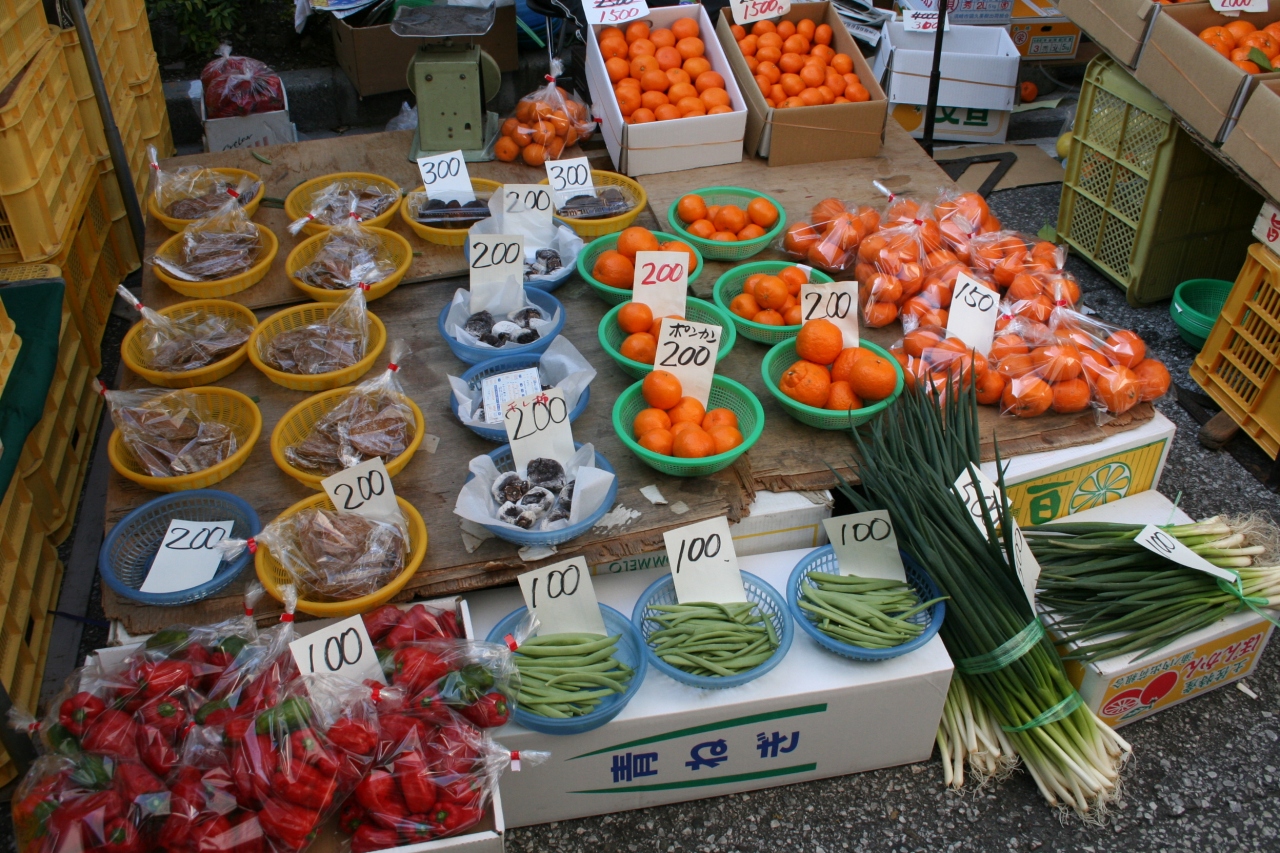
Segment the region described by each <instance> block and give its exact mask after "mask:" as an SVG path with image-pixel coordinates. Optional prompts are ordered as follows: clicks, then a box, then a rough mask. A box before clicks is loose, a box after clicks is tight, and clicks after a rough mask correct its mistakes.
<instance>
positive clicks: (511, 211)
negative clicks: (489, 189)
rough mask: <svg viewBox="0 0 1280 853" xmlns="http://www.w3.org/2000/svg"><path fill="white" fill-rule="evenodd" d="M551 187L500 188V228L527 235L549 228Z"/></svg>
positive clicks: (516, 186)
mask: <svg viewBox="0 0 1280 853" xmlns="http://www.w3.org/2000/svg"><path fill="white" fill-rule="evenodd" d="M551 207H552V202H551V187H550V186H548V185H546V184H506V185H504V186H503V187H502V227H503V230H506V231H519V232H520V233H521V234H528V233H530V232H536V231H539V230H546V229H547V228H550V227H551Z"/></svg>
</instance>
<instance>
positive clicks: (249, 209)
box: [147, 166, 267, 232]
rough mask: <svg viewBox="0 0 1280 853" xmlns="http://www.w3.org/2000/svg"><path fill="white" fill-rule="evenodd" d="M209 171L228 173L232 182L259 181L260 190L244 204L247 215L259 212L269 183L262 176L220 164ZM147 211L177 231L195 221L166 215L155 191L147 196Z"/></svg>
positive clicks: (164, 224) (220, 173)
mask: <svg viewBox="0 0 1280 853" xmlns="http://www.w3.org/2000/svg"><path fill="white" fill-rule="evenodd" d="M209 171H211V172H217V173H218V174H219V175H226V176H227V177H228V178H230V179H231V182H232V183H237V184H238V183H239V182H240V179H241V178H248V179H249V180H251V181H257V182H258V192H257V193H255V194H254V196H253V198H251V199H249V203H248V204H246V205H245V206H244V214H245V216H247V217H249V218H250V219H252V218H253V215H254V214H255V213H257V212H258V206H259V205H260V204H262V199H263V198H264V197H266V194H267V185H266V184H265V183H264V182H263V180H262V178H259V177H258V176H257V175H255V174H254V173H253V172H247V171H245V170H244V169H232V168H230V167H228V166H220V167H218V168H217V169H210V170H209ZM147 213H149V214H151V218H152V219H154V220H155V221H156V222H159V223H160V224H161V225H163V226H164V227H165V228H168V229H169V230H170V231H175V232H177V231H181V230H182V229H183V228H186V227H187V226H188V225H190V224H191V223H192V222H194V221H195V220H192V219H175V218H174V217H172V216H167V215H165V213H164V212H163V211H162V210H160V205H158V204H156V197H155V194H154V193H152V194H151V195H149V196H148V197H147Z"/></svg>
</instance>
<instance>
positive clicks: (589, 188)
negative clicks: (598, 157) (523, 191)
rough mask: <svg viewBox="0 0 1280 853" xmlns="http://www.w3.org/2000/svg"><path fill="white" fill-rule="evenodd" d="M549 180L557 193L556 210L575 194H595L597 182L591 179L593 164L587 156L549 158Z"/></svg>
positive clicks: (553, 190)
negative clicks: (562, 158) (566, 158)
mask: <svg viewBox="0 0 1280 853" xmlns="http://www.w3.org/2000/svg"><path fill="white" fill-rule="evenodd" d="M547 181H548V182H549V183H550V184H551V191H552V192H553V193H555V202H556V210H559V209H560V208H562V207H564V203H565V202H567V201H568V200H569V199H571V198H574V197H575V196H580V195H594V194H595V191H596V185H595V182H593V181H592V180H591V164H590V163H589V162H587V158H586V157H575V158H573V159H572V160H548V161H547Z"/></svg>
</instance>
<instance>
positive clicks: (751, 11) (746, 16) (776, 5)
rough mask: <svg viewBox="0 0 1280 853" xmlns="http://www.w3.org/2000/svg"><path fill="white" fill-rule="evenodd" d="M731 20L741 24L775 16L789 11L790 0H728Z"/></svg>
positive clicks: (744, 24)
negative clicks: (731, 13) (731, 11)
mask: <svg viewBox="0 0 1280 853" xmlns="http://www.w3.org/2000/svg"><path fill="white" fill-rule="evenodd" d="M729 8H731V9H732V10H733V20H734V22H735V23H737V24H740V25H742V26H744V27H745V26H746V25H747V24H750V23H754V22H755V21H759V20H761V19H763V18H777V17H779V16H781V15H785V14H787V12H790V11H791V0H729Z"/></svg>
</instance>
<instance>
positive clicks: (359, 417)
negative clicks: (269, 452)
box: [284, 339, 415, 476]
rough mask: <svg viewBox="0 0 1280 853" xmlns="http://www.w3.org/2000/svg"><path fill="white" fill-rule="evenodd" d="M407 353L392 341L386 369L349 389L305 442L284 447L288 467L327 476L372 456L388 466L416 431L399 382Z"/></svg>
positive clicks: (313, 429)
mask: <svg viewBox="0 0 1280 853" xmlns="http://www.w3.org/2000/svg"><path fill="white" fill-rule="evenodd" d="M409 352H410V350H409V346H408V344H406V343H405V342H404V341H403V340H398V339H397V340H395V341H392V343H391V361H390V362H389V363H388V364H387V369H386V370H385V371H383V372H382V373H381V374H379V375H377V376H375V377H373V378H371V379H366V380H365V381H363V382H361V383H360V384H359V385H357V386H356V387H354V388H352V389H351V393H350V394H348V395H347V397H346V399H344V400H343V401H342V402H341V403H339V404H338V405H337V406H335V407H334V408H333V409H330V410H329V412H328V413H326V414H325V415H324V417H322V418H320V420H318V421H316V422H315V424H314V425H313V426H312V427H311V432H310V433H308V434H307V437H306V438H305V439H303V440H302V441H300V442H298V443H297V444H291V445H289V446H288V447H286V448H285V449H284V455H285V458H286V459H288V460H289V464H290V465H293V466H294V467H295V468H299V469H301V470H303V471H309V472H312V473H316V474H324V475H325V476H328V475H329V474H336V473H337V472H338V471H341V470H342V469H343V468H350V467H351V466H352V465H359V464H360V463H361V462H364V461H366V460H369V459H372V458H373V457H375V456H380V457H382V461H383V462H390V461H391V460H392V459H394V458H395V457H397V456H399V455H400V454H401V453H404V452H405V451H406V450H407V449H408V448H409V444H410V443H411V442H412V441H413V438H414V429H415V423H414V416H413V409H412V408H411V407H410V406H409V404H408V396H407V395H406V394H405V392H404V386H403V385H401V383H400V378H399V375H400V373H399V372H400V368H401V367H402V366H403V363H404V359H405V357H406V356H408V355H409Z"/></svg>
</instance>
